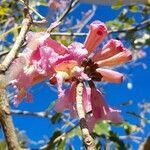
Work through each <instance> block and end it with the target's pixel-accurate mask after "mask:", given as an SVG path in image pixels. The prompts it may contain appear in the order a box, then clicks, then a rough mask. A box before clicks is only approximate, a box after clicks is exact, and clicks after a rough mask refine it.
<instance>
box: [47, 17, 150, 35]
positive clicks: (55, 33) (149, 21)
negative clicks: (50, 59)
mask: <svg viewBox="0 0 150 150" xmlns="http://www.w3.org/2000/svg"><path fill="white" fill-rule="evenodd" d="M149 25H150V19H148V20H145V21H143V22H141V23H139V24H138V25H137V26H133V27H130V28H125V29H123V30H109V31H108V34H112V33H123V32H131V31H139V30H142V29H144V28H146V27H147V26H149ZM50 35H52V36H87V33H85V32H80V33H78V32H77V33H73V32H51V33H50Z"/></svg>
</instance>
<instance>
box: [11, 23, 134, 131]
mask: <svg viewBox="0 0 150 150" xmlns="http://www.w3.org/2000/svg"><path fill="white" fill-rule="evenodd" d="M107 33H108V32H107V28H106V26H105V24H104V23H102V22H100V21H94V22H93V23H92V24H91V25H90V30H89V33H88V36H87V37H86V40H85V42H84V44H82V43H79V42H73V43H71V44H70V45H69V46H68V47H66V46H64V45H62V44H60V43H57V42H56V41H54V40H53V39H51V38H50V37H49V34H48V33H42V32H41V33H32V32H30V33H29V34H28V37H27V43H28V44H27V48H26V49H25V50H24V51H23V52H22V53H21V55H20V56H19V57H18V58H17V59H16V60H15V61H14V62H13V64H12V67H11V71H10V79H11V80H12V81H13V82H12V84H13V85H14V87H15V88H17V89H18V91H19V92H18V94H17V95H16V99H15V102H16V103H17V104H18V103H19V102H20V101H21V98H22V97H24V96H25V95H26V96H28V97H31V96H30V94H29V93H27V92H26V91H27V88H28V87H29V86H31V85H33V84H35V83H37V82H40V81H42V80H45V79H47V78H49V79H50V83H51V84H57V87H58V91H59V96H58V97H59V100H58V101H57V102H56V105H55V109H56V111H57V112H63V111H64V109H69V110H71V115H72V117H76V108H75V103H76V102H75V97H76V87H77V82H76V81H77V80H82V81H83V82H84V81H88V83H89V86H88V87H87V86H85V84H84V83H83V85H84V86H83V98H82V99H83V107H84V111H85V112H86V113H87V114H88V118H87V121H88V126H89V128H90V129H91V130H92V128H93V126H94V124H95V122H97V121H98V120H110V121H112V122H115V123H119V122H122V118H121V116H120V111H119V110H115V109H112V108H110V107H109V106H108V105H107V103H106V102H105V100H104V98H103V95H102V93H101V92H100V91H99V90H98V89H97V88H96V86H95V85H94V81H99V82H100V81H107V82H115V83H120V82H122V81H123V74H121V73H119V72H116V71H113V70H110V69H107V68H105V67H112V66H116V65H120V64H123V63H126V62H128V61H129V60H131V59H132V55H131V52H130V51H129V50H128V49H126V48H125V47H124V46H123V44H122V43H121V42H120V41H118V40H114V39H111V40H110V41H108V43H106V44H105V45H104V47H103V48H102V49H98V50H97V51H96V53H95V54H94V55H93V57H92V58H89V57H90V54H91V53H92V52H93V51H94V50H96V48H97V47H98V45H99V44H100V43H101V42H102V40H103V39H104V38H105V37H106V36H107ZM14 70H15V71H14ZM65 82H68V83H70V85H71V87H70V88H69V89H65V90H63V89H62V85H63V83H65Z"/></svg>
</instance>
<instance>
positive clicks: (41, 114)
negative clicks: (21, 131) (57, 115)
mask: <svg viewBox="0 0 150 150" xmlns="http://www.w3.org/2000/svg"><path fill="white" fill-rule="evenodd" d="M10 112H11V114H13V115H25V116H35V117H41V118H48V119H51V118H52V115H50V114H48V113H46V112H30V111H24V110H14V109H11V110H10Z"/></svg>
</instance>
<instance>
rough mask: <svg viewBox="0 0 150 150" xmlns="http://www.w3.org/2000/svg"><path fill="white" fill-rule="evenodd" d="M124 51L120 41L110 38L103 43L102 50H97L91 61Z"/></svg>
mask: <svg viewBox="0 0 150 150" xmlns="http://www.w3.org/2000/svg"><path fill="white" fill-rule="evenodd" d="M122 51H124V47H123V44H122V43H121V41H118V40H114V39H111V40H110V41H108V43H107V44H106V45H104V47H103V49H102V50H99V51H98V52H97V53H96V54H95V55H94V56H93V58H92V60H93V61H99V60H104V59H107V58H109V57H112V56H113V55H115V54H117V53H119V52H122Z"/></svg>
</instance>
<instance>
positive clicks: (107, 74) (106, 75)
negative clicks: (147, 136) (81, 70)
mask: <svg viewBox="0 0 150 150" xmlns="http://www.w3.org/2000/svg"><path fill="white" fill-rule="evenodd" d="M96 71H97V72H99V73H100V74H101V75H102V81H107V82H116V83H120V82H122V81H123V74H122V73H119V72H116V71H113V70H110V69H102V68H98V69H96Z"/></svg>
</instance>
